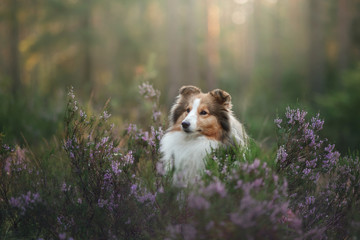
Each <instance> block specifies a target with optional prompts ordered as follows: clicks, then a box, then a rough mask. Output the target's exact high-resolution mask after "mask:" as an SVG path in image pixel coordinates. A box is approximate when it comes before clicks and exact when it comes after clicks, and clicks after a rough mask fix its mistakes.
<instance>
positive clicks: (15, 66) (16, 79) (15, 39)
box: [9, 0, 21, 97]
mask: <svg viewBox="0 0 360 240" xmlns="http://www.w3.org/2000/svg"><path fill="white" fill-rule="evenodd" d="M18 9H19V8H18V1H17V0H10V35H9V37H10V61H9V62H10V76H11V79H12V93H13V95H14V96H15V97H16V96H17V94H18V92H19V91H20V89H21V79H20V64H19V21H18V18H17V14H18Z"/></svg>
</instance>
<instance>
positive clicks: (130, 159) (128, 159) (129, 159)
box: [122, 150, 134, 165]
mask: <svg viewBox="0 0 360 240" xmlns="http://www.w3.org/2000/svg"><path fill="white" fill-rule="evenodd" d="M122 160H123V161H124V164H125V165H131V164H133V163H134V156H133V152H132V151H131V150H130V151H129V152H128V153H127V154H126V155H125V156H124V157H123V158H122Z"/></svg>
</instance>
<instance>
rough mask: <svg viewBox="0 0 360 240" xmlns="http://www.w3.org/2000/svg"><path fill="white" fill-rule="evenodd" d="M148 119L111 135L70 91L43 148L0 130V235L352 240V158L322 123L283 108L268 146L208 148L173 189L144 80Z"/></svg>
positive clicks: (355, 199) (358, 202)
mask: <svg viewBox="0 0 360 240" xmlns="http://www.w3.org/2000/svg"><path fill="white" fill-rule="evenodd" d="M140 93H141V94H142V95H143V96H144V97H145V99H146V100H147V101H149V102H153V104H152V116H149V118H151V119H152V121H153V122H152V124H151V126H150V127H146V128H140V127H139V126H137V125H136V124H130V125H129V126H128V127H127V129H126V130H124V134H123V135H122V136H118V135H116V134H114V133H115V132H117V131H114V129H115V128H116V126H114V125H113V124H111V122H110V120H111V115H110V113H108V111H107V109H106V107H105V108H104V109H103V111H102V113H101V114H100V115H93V116H88V115H87V113H86V112H85V111H84V110H83V109H82V107H81V106H79V104H78V103H77V101H76V98H75V96H74V93H73V90H72V89H70V91H69V94H68V104H67V109H66V112H65V119H64V126H65V127H64V130H63V135H62V137H61V138H54V139H53V140H51V141H50V142H46V143H44V146H43V148H42V151H41V152H40V153H33V152H32V151H31V149H30V148H29V147H20V146H9V145H7V144H6V143H4V142H3V137H2V136H0V145H1V148H0V171H1V172H0V180H1V181H0V220H1V222H0V235H1V236H2V239H188V240H191V239H349V238H353V239H357V238H358V237H359V236H360V232H359V226H360V214H359V212H360V196H359V192H360V189H359V188H360V163H359V157H358V154H351V155H349V156H340V154H339V153H338V152H337V151H336V150H335V145H332V144H330V143H329V142H328V141H327V140H326V139H323V138H321V136H320V135H319V133H320V132H321V130H322V127H323V124H324V121H323V120H322V119H320V116H319V115H316V116H314V117H309V118H307V113H306V112H305V111H303V110H299V109H290V108H288V109H287V112H286V114H285V116H284V117H281V118H277V119H275V125H276V128H277V130H278V148H277V152H273V153H271V152H270V153H269V152H263V151H262V150H261V149H260V148H259V146H258V145H257V144H256V142H254V141H250V143H249V145H248V146H247V147H246V148H241V147H239V146H230V147H221V148H219V149H214V150H213V152H212V153H210V154H209V155H208V156H207V158H206V159H205V161H206V170H205V171H204V172H203V174H202V177H201V179H199V180H198V181H197V182H196V183H195V184H192V185H188V186H183V187H180V186H175V185H173V184H172V173H165V172H164V170H163V168H162V166H161V164H160V163H159V158H160V153H159V143H160V139H161V137H162V136H163V134H164V127H163V126H162V124H161V120H160V119H161V113H160V111H159V110H158V109H159V105H158V100H159V94H160V93H159V92H158V91H156V90H155V89H153V87H152V86H151V85H150V84H148V83H144V84H142V85H141V86H140Z"/></svg>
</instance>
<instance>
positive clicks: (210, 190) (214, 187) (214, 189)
mask: <svg viewBox="0 0 360 240" xmlns="http://www.w3.org/2000/svg"><path fill="white" fill-rule="evenodd" d="M203 193H204V194H205V195H207V196H211V195H212V194H214V193H217V194H219V195H220V196H221V197H225V196H226V194H227V193H226V189H225V185H224V184H223V183H222V182H220V181H219V180H216V181H215V182H212V183H210V184H209V185H208V186H207V187H206V188H205V189H203Z"/></svg>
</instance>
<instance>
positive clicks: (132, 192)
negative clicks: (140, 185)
mask: <svg viewBox="0 0 360 240" xmlns="http://www.w3.org/2000/svg"><path fill="white" fill-rule="evenodd" d="M136 190H137V184H136V183H135V184H133V185H131V187H130V191H131V194H134V193H136Z"/></svg>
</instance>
